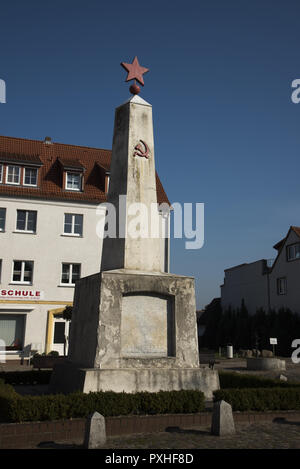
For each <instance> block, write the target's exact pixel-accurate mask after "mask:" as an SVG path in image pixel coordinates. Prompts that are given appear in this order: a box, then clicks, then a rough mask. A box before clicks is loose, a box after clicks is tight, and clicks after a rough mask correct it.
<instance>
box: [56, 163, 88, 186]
mask: <svg viewBox="0 0 300 469" xmlns="http://www.w3.org/2000/svg"><path fill="white" fill-rule="evenodd" d="M58 161H59V163H60V165H61V167H62V170H63V187H64V189H65V190H67V191H78V192H80V191H82V190H83V175H84V172H85V167H84V166H83V165H82V164H81V162H80V161H79V160H72V159H69V158H58Z"/></svg>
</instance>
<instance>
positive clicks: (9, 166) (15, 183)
mask: <svg viewBox="0 0 300 469" xmlns="http://www.w3.org/2000/svg"><path fill="white" fill-rule="evenodd" d="M9 168H18V169H19V181H18V182H9V181H8V173H9ZM21 173H22V167H21V166H18V165H16V164H8V165H7V166H6V177H5V183H6V184H10V185H12V186H20V185H21Z"/></svg>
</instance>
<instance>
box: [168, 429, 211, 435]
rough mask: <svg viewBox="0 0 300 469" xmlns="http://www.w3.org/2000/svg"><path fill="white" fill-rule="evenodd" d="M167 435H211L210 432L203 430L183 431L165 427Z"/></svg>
mask: <svg viewBox="0 0 300 469" xmlns="http://www.w3.org/2000/svg"><path fill="white" fill-rule="evenodd" d="M165 432H167V433H185V434H193V435H211V433H210V432H208V431H204V430H185V429H183V428H180V427H167V428H166V429H165Z"/></svg>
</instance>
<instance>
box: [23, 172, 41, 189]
mask: <svg viewBox="0 0 300 469" xmlns="http://www.w3.org/2000/svg"><path fill="white" fill-rule="evenodd" d="M37 181H38V170H37V168H24V176H23V184H24V186H37Z"/></svg>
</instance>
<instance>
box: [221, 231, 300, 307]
mask: <svg viewBox="0 0 300 469" xmlns="http://www.w3.org/2000/svg"><path fill="white" fill-rule="evenodd" d="M274 249H276V250H277V257H276V259H275V261H274V262H271V263H270V262H269V261H267V260H266V259H261V260H259V261H256V262H252V263H250V264H241V265H238V266H236V267H232V268H230V269H226V270H225V278H224V284H223V285H222V286H221V304H222V308H223V310H226V309H227V308H228V307H230V306H231V308H233V309H237V308H240V306H241V302H242V299H244V301H245V305H246V307H247V309H248V311H249V313H250V314H254V313H255V312H256V310H257V309H259V308H263V309H264V310H265V311H268V310H269V309H273V310H276V311H278V310H279V309H280V308H289V309H290V310H291V311H293V312H297V313H299V314H300V288H299V286H300V228H299V227H296V226H291V227H290V229H289V231H288V233H287V235H286V237H285V238H284V239H282V240H281V241H279V242H278V243H277V244H275V246H274Z"/></svg>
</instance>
